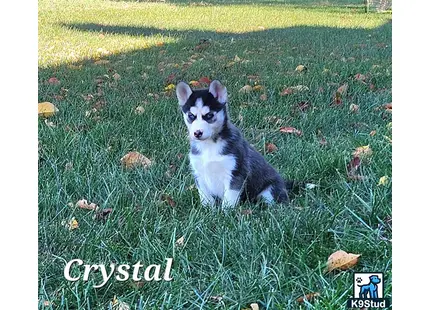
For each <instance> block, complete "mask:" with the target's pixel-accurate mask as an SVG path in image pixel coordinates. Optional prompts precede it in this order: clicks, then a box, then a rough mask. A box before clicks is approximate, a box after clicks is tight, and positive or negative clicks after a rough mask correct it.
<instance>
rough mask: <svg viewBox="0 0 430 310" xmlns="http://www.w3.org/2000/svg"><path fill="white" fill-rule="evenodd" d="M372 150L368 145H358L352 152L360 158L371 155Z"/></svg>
mask: <svg viewBox="0 0 430 310" xmlns="http://www.w3.org/2000/svg"><path fill="white" fill-rule="evenodd" d="M372 153H373V151H372V149H371V148H370V145H364V146H359V147H357V148H356V149H355V151H354V152H352V155H353V156H354V157H359V158H360V159H364V158H368V157H370V156H371V155H372Z"/></svg>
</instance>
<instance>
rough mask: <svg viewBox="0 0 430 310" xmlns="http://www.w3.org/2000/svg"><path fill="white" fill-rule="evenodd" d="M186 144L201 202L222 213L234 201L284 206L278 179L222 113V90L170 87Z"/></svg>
mask: <svg viewBox="0 0 430 310" xmlns="http://www.w3.org/2000/svg"><path fill="white" fill-rule="evenodd" d="M176 95H177V97H178V101H179V105H180V107H181V110H182V112H183V117H184V121H185V124H186V125H187V127H188V133H189V138H190V143H191V151H190V154H189V158H190V163H191V168H192V171H193V174H194V177H195V181H196V185H197V188H198V191H199V195H200V200H201V203H202V204H203V205H205V206H214V205H215V202H216V200H218V199H219V200H221V201H222V208H223V209H225V208H229V207H234V206H235V205H236V204H237V203H238V202H239V201H243V200H246V199H249V200H251V201H256V200H258V199H261V200H263V201H265V202H266V203H268V204H273V203H275V202H279V203H282V202H288V192H287V188H286V183H285V182H284V180H283V178H282V177H281V176H280V175H279V174H278V173H277V172H276V170H275V169H274V168H273V167H272V166H270V165H269V164H268V163H267V162H266V160H265V159H264V158H263V156H262V155H261V154H260V153H258V152H257V151H256V150H255V149H254V148H253V147H251V146H250V145H249V143H248V142H247V141H246V140H245V139H244V138H243V137H242V134H241V133H240V131H239V129H238V128H236V127H235V126H234V125H233V124H232V123H231V122H230V121H229V117H228V113H227V89H226V87H225V86H223V85H222V84H221V83H220V82H219V81H216V80H215V81H213V82H212V83H211V84H210V86H209V89H200V90H192V89H191V88H190V86H189V85H188V84H186V83H184V82H180V83H179V84H178V85H177V87H176Z"/></svg>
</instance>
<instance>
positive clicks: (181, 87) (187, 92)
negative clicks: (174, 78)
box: [176, 82, 193, 106]
mask: <svg viewBox="0 0 430 310" xmlns="http://www.w3.org/2000/svg"><path fill="white" fill-rule="evenodd" d="M192 93H193V91H192V90H191V88H190V86H189V85H188V84H187V83H184V82H179V83H178V85H176V96H177V97H178V101H179V105H181V106H182V105H184V104H185V102H187V100H188V98H190V96H191V94H192Z"/></svg>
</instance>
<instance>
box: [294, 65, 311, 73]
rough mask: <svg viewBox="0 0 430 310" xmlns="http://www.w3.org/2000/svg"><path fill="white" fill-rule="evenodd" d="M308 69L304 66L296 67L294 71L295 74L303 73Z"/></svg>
mask: <svg viewBox="0 0 430 310" xmlns="http://www.w3.org/2000/svg"><path fill="white" fill-rule="evenodd" d="M307 69H308V68H306V67H305V66H304V65H298V66H297V67H296V71H297V72H304V71H306V70H307Z"/></svg>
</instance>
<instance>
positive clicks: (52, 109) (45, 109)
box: [37, 102, 58, 118]
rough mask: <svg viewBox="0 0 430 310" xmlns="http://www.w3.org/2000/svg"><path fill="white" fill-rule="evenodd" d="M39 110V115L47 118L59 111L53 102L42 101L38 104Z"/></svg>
mask: <svg viewBox="0 0 430 310" xmlns="http://www.w3.org/2000/svg"><path fill="white" fill-rule="evenodd" d="M37 110H38V114H39V116H42V117H46V118H48V117H51V116H53V115H54V114H55V113H57V112H58V109H57V107H56V106H55V105H54V104H52V103H51V102H40V103H39V104H38V105H37Z"/></svg>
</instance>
